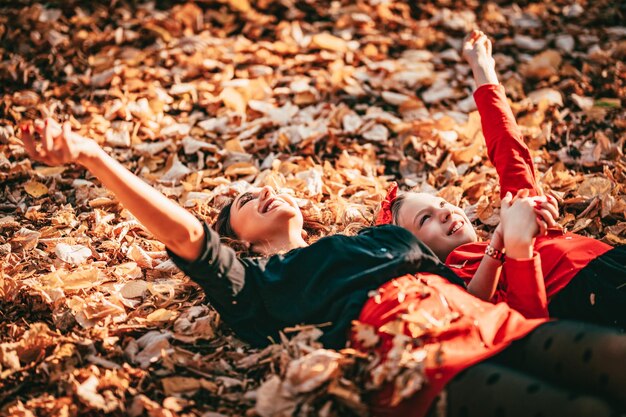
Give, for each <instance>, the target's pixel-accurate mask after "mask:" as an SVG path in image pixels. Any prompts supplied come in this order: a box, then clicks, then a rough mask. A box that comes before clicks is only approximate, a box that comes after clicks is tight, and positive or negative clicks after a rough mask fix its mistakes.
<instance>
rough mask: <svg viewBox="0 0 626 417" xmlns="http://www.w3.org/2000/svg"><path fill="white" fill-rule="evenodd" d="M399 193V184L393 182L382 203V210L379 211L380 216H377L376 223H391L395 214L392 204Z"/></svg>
mask: <svg viewBox="0 0 626 417" xmlns="http://www.w3.org/2000/svg"><path fill="white" fill-rule="evenodd" d="M397 194H398V184H397V183H395V182H392V183H391V186H390V187H389V190H387V195H386V196H385V199H384V200H383V201H382V202H381V203H380V210H379V211H378V216H376V224H377V225H380V224H391V221H392V220H393V215H392V214H391V205H392V204H393V201H394V200H395V199H396V196H397Z"/></svg>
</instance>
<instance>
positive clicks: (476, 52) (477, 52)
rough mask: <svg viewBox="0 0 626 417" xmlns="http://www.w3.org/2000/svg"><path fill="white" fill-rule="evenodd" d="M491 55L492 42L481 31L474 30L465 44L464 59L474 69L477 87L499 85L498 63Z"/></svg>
mask: <svg viewBox="0 0 626 417" xmlns="http://www.w3.org/2000/svg"><path fill="white" fill-rule="evenodd" d="M491 53H492V45H491V41H490V40H489V38H488V37H487V35H485V34H484V33H483V32H481V31H479V30H473V31H472V32H471V33H469V34H468V35H467V37H466V38H465V41H464V42H463V57H464V58H465V60H466V61H467V63H468V64H469V65H470V67H471V68H472V72H473V74H474V81H475V82H476V87H480V86H481V85H483V84H499V81H498V75H497V74H496V62H495V61H494V59H493V57H492V56H491Z"/></svg>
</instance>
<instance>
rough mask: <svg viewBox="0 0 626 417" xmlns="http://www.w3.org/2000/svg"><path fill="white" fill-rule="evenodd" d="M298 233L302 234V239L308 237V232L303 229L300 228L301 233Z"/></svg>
mask: <svg viewBox="0 0 626 417" xmlns="http://www.w3.org/2000/svg"><path fill="white" fill-rule="evenodd" d="M300 234H301V235H302V239H304V240H307V239H308V238H309V234H308V233H307V232H306V230H304V229H302V233H300Z"/></svg>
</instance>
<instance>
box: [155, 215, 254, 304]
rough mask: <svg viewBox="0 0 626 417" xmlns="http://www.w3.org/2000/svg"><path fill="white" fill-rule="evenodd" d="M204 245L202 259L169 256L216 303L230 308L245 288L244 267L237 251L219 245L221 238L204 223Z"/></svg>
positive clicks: (169, 252) (171, 254) (221, 244)
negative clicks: (187, 259)
mask: <svg viewBox="0 0 626 417" xmlns="http://www.w3.org/2000/svg"><path fill="white" fill-rule="evenodd" d="M203 228H204V245H203V250H202V252H201V254H200V257H198V259H196V260H195V261H186V260H185V259H183V258H181V257H179V256H178V255H176V254H175V253H173V252H172V251H171V250H170V249H169V248H168V249H167V253H168V254H169V255H170V257H171V258H172V261H174V263H175V264H176V266H178V268H180V270H181V271H183V272H184V273H185V274H187V275H188V276H189V277H190V278H191V279H192V280H194V281H195V282H197V283H198V284H199V285H200V286H201V287H202V288H203V289H204V291H205V292H206V293H207V296H209V297H210V298H211V299H213V300H219V301H220V302H221V303H224V304H228V303H231V302H232V301H233V300H234V297H235V296H236V295H237V294H238V293H239V292H240V291H241V289H242V288H243V286H244V284H245V272H246V271H245V266H244V264H243V262H242V261H241V260H240V259H239V258H238V257H237V254H236V253H235V251H234V250H233V249H231V248H229V247H228V246H226V245H224V244H223V243H222V242H221V241H220V236H219V234H217V233H216V232H215V231H213V230H212V229H211V228H210V227H209V226H208V225H207V224H206V222H203Z"/></svg>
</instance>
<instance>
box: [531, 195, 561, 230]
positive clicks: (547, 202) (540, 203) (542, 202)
mask: <svg viewBox="0 0 626 417" xmlns="http://www.w3.org/2000/svg"><path fill="white" fill-rule="evenodd" d="M533 200H534V201H535V212H536V213H537V216H538V217H537V221H538V224H539V223H541V221H542V220H543V223H545V224H539V227H540V228H542V227H543V226H545V229H546V230H542V231H541V232H540V235H544V234H545V233H547V228H553V227H560V226H559V224H558V223H557V222H556V219H558V218H559V203H558V202H557V201H556V198H554V197H553V196H551V195H544V196H539V197H533Z"/></svg>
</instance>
